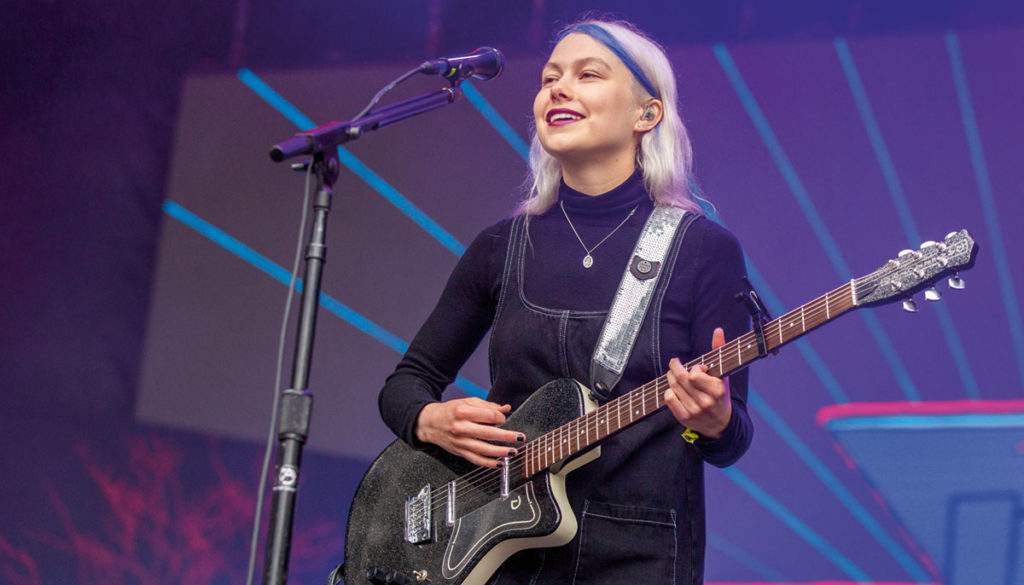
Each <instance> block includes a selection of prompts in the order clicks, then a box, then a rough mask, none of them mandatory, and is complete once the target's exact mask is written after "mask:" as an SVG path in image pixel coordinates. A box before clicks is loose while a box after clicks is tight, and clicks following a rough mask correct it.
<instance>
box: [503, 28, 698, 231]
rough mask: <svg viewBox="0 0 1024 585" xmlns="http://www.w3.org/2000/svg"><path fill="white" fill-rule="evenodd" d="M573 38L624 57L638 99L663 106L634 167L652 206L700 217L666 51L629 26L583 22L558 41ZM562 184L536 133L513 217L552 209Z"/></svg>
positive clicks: (565, 31)
mask: <svg viewBox="0 0 1024 585" xmlns="http://www.w3.org/2000/svg"><path fill="white" fill-rule="evenodd" d="M595 27H596V28H598V29H600V32H603V34H600V36H596V35H595V34H592V32H589V31H593V32H594V33H597V32H599V31H594V28H595ZM572 33H580V34H587V35H589V36H591V37H593V38H595V39H596V40H598V41H599V42H601V43H603V44H605V45H606V46H608V48H609V49H611V50H612V52H614V53H616V54H617V55H620V56H624V57H626V58H625V59H624V60H623V61H624V64H625V65H626V66H627V67H628V68H629V69H630V70H631V71H632V72H633V76H634V80H635V81H636V90H637V94H638V95H639V96H641V98H642V99H649V98H657V99H659V100H661V103H662V119H661V121H660V122H659V123H658V125H657V126H655V127H654V129H652V130H650V131H648V132H645V133H644V135H643V137H642V138H641V139H640V145H639V147H638V148H637V153H636V164H637V166H639V167H640V170H641V172H642V173H643V178H644V187H645V188H646V189H647V193H648V194H649V195H650V196H651V199H653V200H654V202H655V203H656V204H660V205H669V206H674V207H681V208H683V209H687V210H689V211H693V212H695V213H701V208H700V206H699V205H698V204H697V202H696V199H699V198H700V195H699V192H698V190H697V187H696V182H695V181H694V180H693V175H692V167H693V151H692V148H691V146H690V137H689V135H688V134H687V132H686V126H685V125H684V124H683V120H682V118H681V117H680V115H679V108H678V106H677V99H678V98H677V94H676V78H675V73H674V72H673V70H672V65H671V64H670V63H669V61H668V57H667V56H666V55H665V50H664V49H662V47H661V46H660V45H659V44H658V43H656V42H655V41H653V40H651V39H650V38H648V37H647V36H646V35H645V34H644V33H642V32H640V31H639V30H638V29H637V28H636V27H634V26H633V25H632V24H630V23H628V22H623V21H604V20H585V21H582V22H578V23H576V24H573V25H570V26H568V27H566V28H565V29H563V30H562V32H561V34H560V35H559V37H558V38H559V40H561V39H562V38H564V37H565V36H567V35H569V34H572ZM601 37H604V38H601ZM616 44H617V45H618V46H615V45H616ZM629 61H632V63H630V62H629ZM638 69H639V71H637V70H638ZM638 73H639V75H638ZM645 85H646V86H648V87H651V88H653V89H654V90H655V91H656V92H657V95H650V91H648V90H647V89H644V87H643V86H645ZM561 179H562V167H561V165H560V164H559V163H558V161H557V160H556V159H555V157H553V156H551V154H549V153H548V152H547V151H546V150H544V147H543V146H541V144H540V140H539V139H538V138H537V129H536V127H534V129H533V132H532V137H531V142H530V181H529V184H530V187H529V192H528V193H527V196H526V198H525V199H524V200H523V201H522V202H521V203H520V205H519V207H518V209H517V210H516V214H517V215H518V214H527V215H539V214H541V213H544V212H545V211H547V210H548V209H550V208H551V206H552V205H553V204H554V203H555V201H557V200H558V187H559V183H560V182H561Z"/></svg>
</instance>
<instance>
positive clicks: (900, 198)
mask: <svg viewBox="0 0 1024 585" xmlns="http://www.w3.org/2000/svg"><path fill="white" fill-rule="evenodd" d="M834 45H835V48H836V53H837V54H838V55H839V62H840V63H841V64H842V66H843V72H844V73H845V74H846V81H847V82H848V83H849V85H850V92H851V93H853V99H854V102H855V103H856V104H857V110H858V111H859V112H860V118H861V120H862V121H863V122H864V129H865V130H866V131H867V134H868V139H869V140H870V142H871V148H872V149H873V150H874V151H875V158H877V159H878V166H879V167H881V169H882V175H883V176H884V177H885V184H886V185H887V186H888V187H889V196H890V198H891V199H892V202H893V205H895V206H896V213H897V215H898V216H899V218H900V223H901V224H902V225H903V231H904V233H906V235H907V239H908V240H909V241H910V242H911V244H912V245H916V244H917V243H920V242H921V241H922V239H921V233H920V232H919V231H918V229H917V223H916V222H915V221H914V215H913V213H912V212H911V209H910V204H909V203H908V202H907V197H906V194H905V193H904V192H903V185H902V183H901V182H900V178H899V174H898V173H897V172H896V165H895V164H893V162H892V157H891V156H890V155H889V149H888V147H887V146H886V144H885V139H884V138H883V136H882V130H881V127H880V126H879V125H878V120H877V118H875V112H874V110H873V109H872V107H871V102H870V101H869V100H868V94H867V90H866V89H865V87H864V82H863V81H862V80H861V77H860V73H859V72H858V71H857V64H856V63H855V62H854V60H853V53H851V52H850V47H849V45H848V44H847V43H846V39H844V38H843V37H837V38H836V39H835V42H834ZM936 308H937V309H938V312H937V315H938V317H939V323H940V325H941V326H942V333H943V335H944V336H945V337H946V345H947V346H949V352H950V353H951V354H952V355H953V363H954V364H955V365H956V369H957V373H958V374H959V375H960V382H961V383H962V384H963V386H964V389H965V390H966V391H967V396H968V397H969V398H972V399H974V400H978V399H980V398H981V393H980V391H979V390H978V380H977V379H976V378H975V377H974V371H973V370H972V369H971V367H970V364H969V363H968V360H967V352H966V351H965V350H964V345H963V342H961V340H960V334H959V333H958V332H957V330H956V326H955V325H954V324H953V318H952V316H951V315H950V314H949V310H948V309H947V308H946V305H936Z"/></svg>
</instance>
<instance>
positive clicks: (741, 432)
mask: <svg viewBox="0 0 1024 585" xmlns="http://www.w3.org/2000/svg"><path fill="white" fill-rule="evenodd" d="M559 195H560V197H561V199H562V201H563V202H564V203H565V208H566V211H567V212H568V213H569V216H570V218H572V220H573V223H574V225H575V226H576V229H577V230H578V231H579V233H580V236H581V237H582V238H583V240H584V242H587V244H588V245H589V246H592V245H593V244H594V243H596V242H598V241H600V239H601V238H603V237H604V236H605V235H607V234H608V233H609V231H610V230H611V229H613V228H614V227H615V226H616V225H618V224H619V223H620V222H621V221H622V219H623V218H624V217H625V216H626V214H628V213H629V210H630V209H632V208H633V207H636V206H639V207H638V209H637V212H636V213H635V215H634V216H633V217H632V218H630V219H629V220H628V221H627V222H626V223H625V224H624V225H623V227H622V228H621V229H620V230H618V231H617V232H616V233H614V234H613V235H612V236H611V237H610V238H608V240H607V241H606V242H605V243H604V244H602V245H601V246H600V247H599V248H598V249H597V250H595V251H594V252H593V255H594V258H595V263H594V266H593V267H592V268H590V269H586V268H584V267H583V266H582V263H581V261H582V258H583V255H584V254H585V252H584V250H583V248H582V247H581V246H580V244H579V242H578V241H576V236H575V235H573V233H572V230H571V229H570V228H569V225H568V223H567V222H566V219H565V217H564V216H563V215H562V211H561V209H560V208H559V207H558V205H557V204H556V205H555V206H554V207H552V209H551V210H549V211H548V212H546V213H544V214H541V215H538V216H533V217H530V218H529V221H527V220H526V218H524V217H520V218H517V219H515V220H505V221H502V222H499V223H498V224H496V225H494V226H491V227H490V228H488V229H487V230H485V231H484V232H483V233H482V234H480V236H478V237H477V238H476V240H474V242H473V243H472V244H471V245H470V247H469V249H468V250H467V252H466V254H465V255H464V256H463V258H462V259H461V260H460V262H459V264H458V266H457V267H456V269H455V271H454V272H453V274H452V277H451V279H450V280H449V282H448V285H447V286H446V288H445V290H444V292H443V293H442V296H441V300H440V301H439V303H438V305H437V307H436V308H435V310H434V312H433V313H432V314H431V316H430V317H429V318H428V320H427V322H426V324H424V326H423V328H422V329H421V330H420V332H419V333H418V334H417V336H416V337H415V339H414V340H413V342H412V344H411V345H410V347H409V350H408V352H407V353H406V355H405V356H404V357H403V358H402V360H401V362H400V363H399V364H398V366H397V367H396V369H395V372H394V373H393V374H392V375H391V376H390V377H389V378H388V380H387V382H386V384H385V386H384V388H383V390H382V391H381V395H380V406H381V413H382V415H383V417H384V420H385V422H386V423H387V424H388V425H389V426H390V427H391V428H392V429H393V430H394V431H395V432H396V434H398V435H399V436H400V437H402V438H403V439H405V440H406V441H408V442H410V443H413V442H414V441H413V437H414V433H413V426H414V424H415V420H416V416H417V415H418V413H419V411H420V409H421V408H422V407H423V406H424V405H425V404H427V403H428V402H431V401H434V400H439V399H440V397H441V393H442V391H443V390H444V388H445V387H446V386H447V385H448V384H450V383H451V382H452V380H454V377H455V375H456V373H457V372H458V369H459V368H460V367H461V366H462V364H463V363H464V362H465V360H466V359H468V357H469V355H470V354H471V353H472V351H473V349H474V348H475V347H476V345H477V344H478V343H479V341H480V340H481V339H482V338H483V336H484V335H485V333H486V332H487V330H488V328H489V327H490V326H491V325H492V324H493V331H492V335H491V340H490V365H491V383H492V387H491V391H490V395H489V396H488V398H489V399H490V400H494V401H495V402H499V403H505V402H507V403H510V404H512V406H513V408H515V407H517V406H518V405H519V404H521V403H522V402H523V400H525V399H526V397H528V396H529V395H530V394H531V393H532V392H533V391H534V390H536V389H537V388H539V387H540V386H541V385H543V383H545V382H548V381H550V380H551V379H554V378H561V377H571V378H576V379H579V380H585V379H586V376H587V374H588V372H589V365H590V356H591V353H592V351H593V348H594V344H595V343H596V341H597V335H598V333H599V331H600V328H601V324H602V323H603V320H604V317H605V314H606V311H607V309H608V307H609V306H610V304H611V301H612V298H613V297H614V294H615V289H616V287H617V285H618V281H619V277H620V276H621V274H622V270H623V267H624V266H625V265H626V262H627V261H628V258H629V254H630V253H631V252H632V249H633V244H634V243H635V241H636V238H637V236H638V235H639V232H640V230H641V228H642V227H643V224H644V222H645V221H646V218H647V216H648V215H649V214H650V212H651V211H652V210H653V205H652V204H651V202H650V200H649V198H648V197H647V195H646V193H645V192H644V190H643V186H642V182H641V181H640V179H639V176H638V175H634V177H632V178H631V179H630V180H628V181H627V182H626V183H624V184H623V185H621V186H620V187H618V188H616V189H615V190H613V191H611V192H609V193H607V194H604V195H601V196H598V197H587V196H585V195H582V194H579V193H575V192H573V191H572V190H570V189H568V188H567V187H565V186H564V185H563V186H562V189H561V190H560V193H559ZM743 267H744V264H743V255H742V252H741V250H740V247H739V245H738V243H737V242H736V240H735V239H734V238H733V237H732V236H731V235H730V234H729V233H728V232H726V231H725V230H724V229H723V228H721V227H720V226H718V225H716V224H714V223H713V222H711V221H709V220H707V219H705V218H698V219H697V220H695V221H694V222H693V224H692V225H691V226H690V228H689V229H688V230H687V231H686V233H685V236H684V237H682V238H678V239H677V241H676V246H675V247H674V249H673V251H672V252H671V253H670V255H669V258H668V260H667V262H666V267H665V270H666V273H665V275H664V277H663V279H662V280H661V282H659V283H658V288H657V291H656V293H655V298H654V300H653V301H652V304H651V308H650V310H649V312H648V316H647V318H646V320H645V322H644V324H643V326H642V327H641V331H640V334H639V336H638V340H637V344H636V347H635V348H634V351H633V353H632V355H631V357H630V360H629V362H628V364H627V367H626V369H625V371H624V374H623V378H622V382H621V383H620V384H619V385H618V386H617V387H616V388H615V389H614V391H613V393H612V396H613V397H615V396H618V395H621V394H622V393H624V392H626V391H628V390H631V389H632V388H635V387H637V386H639V385H641V384H643V383H645V382H647V381H649V380H651V379H653V378H655V377H657V376H659V375H661V374H663V373H664V372H665V370H666V369H667V367H668V361H669V360H670V359H671V358H672V357H676V356H678V357H680V358H681V359H683V361H684V362H685V361H687V360H689V359H691V358H693V357H696V356H698V355H701V354H702V353H704V352H706V351H708V350H709V349H710V345H711V335H712V332H713V330H714V328H715V327H717V326H721V327H724V328H725V331H726V338H727V339H731V338H734V337H736V336H738V335H741V334H743V333H745V332H747V331H748V330H749V317H748V316H747V313H746V310H745V309H744V308H743V307H742V306H741V305H739V304H737V303H735V302H734V300H733V297H734V295H735V293H736V292H739V291H740V290H742V287H743V283H742V279H741V277H742V275H743ZM730 389H731V391H732V400H733V417H732V420H731V421H730V423H729V426H728V427H727V429H726V431H725V433H724V434H723V436H722V437H721V438H719V439H717V440H707V439H701V440H699V441H697V442H696V443H695V444H692V445H691V444H688V443H686V442H685V441H684V440H683V439H682V438H681V437H680V433H681V432H682V427H681V426H680V425H679V424H678V423H677V422H676V420H675V419H674V418H673V417H672V415H671V413H669V412H668V411H667V410H666V411H662V412H660V413H657V414H655V415H652V416H650V417H648V418H647V419H645V420H643V421H641V422H640V423H638V424H636V425H634V426H632V427H630V428H627V429H625V430H623V431H622V432H620V433H618V434H616V435H614V436H612V437H610V438H609V439H607V440H606V441H605V442H603V443H602V446H601V449H602V451H601V457H600V458H599V459H598V460H596V461H594V462H592V463H590V464H588V465H586V466H584V467H582V468H580V469H579V470H577V471H575V472H573V473H572V474H570V475H569V478H568V489H569V494H570V503H571V504H572V507H573V510H574V511H575V513H576V514H577V516H578V518H577V519H578V520H579V521H580V522H581V526H584V525H585V526H587V527H589V528H588V529H587V530H586V531H584V530H580V531H579V532H578V533H577V535H576V537H575V538H574V539H573V540H572V541H571V542H570V543H569V544H568V545H566V546H563V547H559V548H557V549H551V550H547V551H543V552H536V551H533V552H524V553H520V554H518V555H516V556H514V557H513V558H512V559H510V560H509V562H507V563H506V564H505V566H504V567H503V569H502V571H501V572H500V575H499V576H498V577H497V582H498V583H502V584H505V583H529V582H532V581H533V580H534V578H536V579H537V580H536V581H535V582H536V583H559V584H563V583H572V582H574V581H576V580H577V579H579V582H581V583H582V582H586V583H615V582H621V580H620V579H619V578H618V577H614V575H616V574H619V573H617V572H616V571H617V569H616V570H612V569H610V568H609V569H607V570H598V567H597V566H596V565H594V563H596V562H597V561H596V557H595V554H596V556H600V557H606V556H607V555H606V554H604V553H600V552H598V553H594V552H593V551H594V550H598V549H595V548H594V547H595V546H597V543H598V542H600V541H607V542H615V541H617V540H618V537H619V536H620V535H622V534H624V532H622V531H621V527H622V525H623V524H625V525H630V526H632V525H637V524H644V523H645V522H646V520H645V519H649V518H650V517H657V518H659V522H660V523H661V524H667V523H668V522H667V521H666V520H665V519H666V518H671V519H672V522H671V524H672V527H671V530H672V532H673V538H672V539H670V540H671V543H672V547H668V546H667V545H665V544H659V543H663V542H664V538H663V537H664V534H665V531H662V530H650V531H645V530H630V531H629V533H630V534H632V535H633V536H631V537H630V538H631V541H630V543H629V545H630V546H631V547H636V549H637V550H645V551H648V552H649V553H650V554H651V555H653V556H652V557H651V558H652V559H655V560H652V561H651V562H650V563H645V564H647V565H649V566H650V567H662V566H664V563H668V564H669V565H671V566H672V567H673V568H674V569H673V571H672V573H671V574H672V580H671V581H666V582H673V583H685V584H695V583H700V582H701V581H702V573H703V558H704V497H703V466H702V462H704V461H707V462H709V463H712V464H714V465H719V466H725V465H729V464H731V463H733V462H735V461H736V460H737V459H738V458H739V457H740V456H741V455H742V454H743V453H744V452H745V451H746V449H747V447H748V445H749V443H750V439H751V436H752V426H751V423H750V419H749V417H748V415H747V411H746V395H747V375H746V372H741V373H739V374H737V375H734V376H733V377H732V378H731V379H730ZM529 438H530V437H528V438H527V439H528V440H529ZM595 510H605V512H604V513H601V514H597V513H596V512H594V511H595ZM609 510H611V511H615V514H611V513H609V512H608V511H609ZM587 511H591V512H593V513H592V514H591V515H590V516H586V514H587ZM641 512H642V513H641ZM609 517H611V518H613V520H609V519H608V518H609ZM584 521H585V522H584ZM666 530H668V528H666ZM644 535H646V536H644ZM587 543H589V544H588V545H587V546H586V547H585V548H584V547H583V545H584V544H587ZM604 546H607V543H606V544H605V545H604ZM616 558H618V557H616ZM673 559H674V560H673ZM601 562H608V563H612V564H613V565H615V566H618V565H617V563H627V560H625V559H623V558H618V560H615V559H606V561H601ZM622 570H623V571H624V572H623V573H621V574H623V575H624V574H627V573H629V569H628V568H623V569H622ZM601 573H604V574H605V575H606V576H605V577H601V576H600V575H601Z"/></svg>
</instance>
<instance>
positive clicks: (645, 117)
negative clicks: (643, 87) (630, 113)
mask: <svg viewBox="0 0 1024 585" xmlns="http://www.w3.org/2000/svg"><path fill="white" fill-rule="evenodd" d="M663 113H664V112H663V111H662V104H661V100H659V99H650V100H648V101H647V102H646V103H645V104H644V105H643V112H642V113H641V114H640V119H639V120H637V121H636V131H637V132H648V131H650V130H651V129H652V128H654V127H655V126H657V125H658V123H659V122H661V116H662V114H663Z"/></svg>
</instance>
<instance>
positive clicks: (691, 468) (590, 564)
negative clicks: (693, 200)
mask: <svg viewBox="0 0 1024 585" xmlns="http://www.w3.org/2000/svg"><path fill="white" fill-rule="evenodd" d="M687 218H688V219H689V218H690V216H689V215H688V216H687ZM689 223H690V222H689V221H687V220H684V223H683V225H682V226H680V228H679V230H678V233H677V234H676V239H675V241H674V243H673V246H672V248H671V250H670V252H669V254H668V257H667V258H666V262H665V265H666V267H667V270H666V273H665V274H663V275H662V276H661V279H660V280H659V282H658V285H657V288H656V290H655V294H654V298H653V299H652V302H651V306H650V309H649V310H648V313H647V317H646V319H645V321H644V324H643V326H642V327H641V329H640V333H639V335H638V339H637V342H636V345H635V347H634V350H633V353H632V355H631V356H630V359H629V362H628V364H627V367H626V370H625V373H624V375H623V377H622V380H621V381H620V382H619V384H618V385H617V386H616V387H615V388H614V389H613V392H612V397H613V398H614V397H615V396H619V395H621V394H623V393H625V392H627V391H629V390H631V389H633V388H635V387H637V386H640V385H641V384H643V383H646V382H648V381H650V380H652V379H654V378H656V377H658V376H660V375H661V374H663V373H664V372H665V370H666V369H667V363H668V359H669V357H671V356H662V355H661V354H662V351H661V347H660V344H661V340H660V339H659V332H660V327H659V326H658V318H659V315H660V311H661V304H662V302H661V301H662V299H663V298H664V295H665V292H666V289H667V287H668V284H669V281H670V280H671V278H670V277H671V269H672V268H673V267H674V266H675V260H676V257H677V255H678V254H679V251H680V248H681V246H682V242H684V241H685V232H686V228H687V227H688V226H689ZM529 246H530V245H529V242H528V238H527V237H526V221H525V219H524V216H520V217H518V218H516V219H515V220H514V222H513V224H512V226H511V233H510V237H509V247H508V253H507V257H506V261H505V269H504V275H503V277H502V286H501V293H500V297H499V300H498V306H497V310H496V314H495V319H494V325H493V330H492V333H491V342H490V352H489V359H490V369H491V388H492V390H491V393H490V395H489V397H488V399H489V400H492V401H495V402H498V403H510V404H512V406H513V408H516V407H518V406H519V404H521V403H522V402H523V401H524V400H525V399H526V398H527V397H528V396H529V395H530V394H531V393H532V392H533V391H535V390H536V389H537V388H540V387H541V386H542V385H544V384H545V383H547V382H550V381H551V380H553V379H556V378H574V379H576V380H579V381H580V382H582V383H583V384H584V385H587V386H589V385H590V382H589V380H588V379H587V377H588V375H589V370H590V359H591V354H592V353H593V350H594V345H595V343H596V342H597V338H598V335H599V334H600V331H601V326H602V324H603V323H604V319H605V316H606V314H607V311H572V310H559V309H551V308H546V307H541V306H538V305H536V304H533V303H531V302H530V301H529V299H527V298H526V297H525V293H524V286H523V275H524V274H525V264H526V261H527V257H528V254H529V253H530V248H529ZM627 257H628V256H627ZM622 267H623V269H625V267H626V265H625V263H623V265H622ZM680 432H681V428H680V427H679V425H678V423H677V422H676V420H675V419H674V418H673V417H672V415H671V414H670V413H669V412H668V411H667V410H665V411H662V412H660V413H658V414H655V415H653V416H651V417H649V418H647V419H645V420H644V421H641V422H640V423H637V424H636V425H634V426H632V427H629V428H627V429H625V430H623V431H621V432H620V433H618V434H616V435H614V436H612V437H610V438H609V439H607V440H606V441H605V442H604V443H602V447H601V449H602V455H601V457H600V458H599V459H597V460H596V461H594V462H592V463H590V464H588V465H586V466H584V467H582V468H580V469H578V470H576V471H574V472H572V473H571V474H570V475H569V476H568V481H567V487H568V491H569V499H570V503H571V505H572V508H573V510H574V511H575V513H576V515H577V520H578V522H579V529H578V531H577V534H576V537H575V538H574V539H573V540H572V541H571V542H570V543H569V544H567V545H565V546H562V547H558V548H553V549H547V550H530V551H523V552H520V553H518V554H516V555H514V556H513V557H512V558H510V559H509V560H508V561H507V562H506V563H505V564H504V565H503V566H502V568H501V569H499V571H498V572H497V573H496V574H495V576H494V578H493V579H492V583H495V584H499V585H509V584H527V583H538V584H545V583H558V584H566V585H569V584H579V585H583V584H610V583H630V584H631V583H643V584H644V585H648V584H658V583H668V584H687V585H689V584H696V583H700V582H701V580H702V565H703V557H704V509H703V501H704V499H703V468H702V462H701V460H700V458H699V457H698V455H697V454H696V451H695V450H694V449H693V447H692V446H691V445H689V444H687V443H685V442H684V441H683V440H682V439H681V438H680V437H679V434H680Z"/></svg>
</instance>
